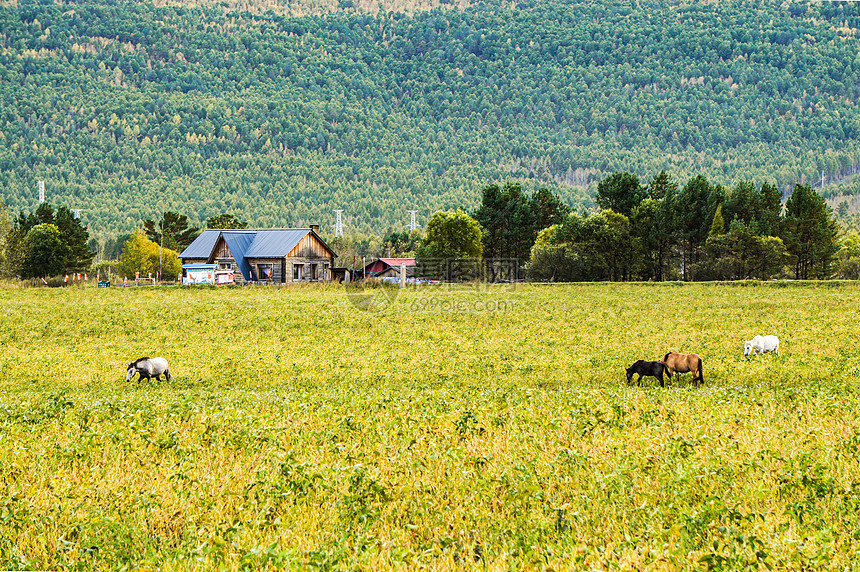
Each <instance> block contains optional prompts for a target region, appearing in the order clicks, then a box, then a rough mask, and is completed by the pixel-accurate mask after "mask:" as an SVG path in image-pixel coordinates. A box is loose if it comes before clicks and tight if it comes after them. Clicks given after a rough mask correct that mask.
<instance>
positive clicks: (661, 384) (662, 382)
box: [657, 371, 666, 387]
mask: <svg viewBox="0 0 860 572" xmlns="http://www.w3.org/2000/svg"><path fill="white" fill-rule="evenodd" d="M657 379H659V380H660V387H666V382H665V381H663V372H662V371H661V372H660V374H659V375H658V376H657Z"/></svg>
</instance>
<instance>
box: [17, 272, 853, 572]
mask: <svg viewBox="0 0 860 572" xmlns="http://www.w3.org/2000/svg"><path fill="white" fill-rule="evenodd" d="M374 293H375V295H377V296H379V295H380V293H379V292H374ZM379 299H380V298H376V300H377V301H378V300H379ZM365 303H366V300H363V299H361V298H360V297H358V296H355V295H353V296H350V295H347V294H346V293H345V292H344V290H343V289H342V288H339V287H334V286H331V287H320V288H310V287H306V288H287V289H278V288H245V289H218V290H216V289H181V288H164V289H156V288H128V289H122V288H110V289H94V288H89V289H72V288H68V289H32V288H26V289H25V288H14V287H5V288H0V310H2V318H0V347H2V350H3V351H2V354H0V372H2V376H0V387H2V394H0V395H2V397H0V435H2V438H0V478H2V483H3V489H4V490H3V493H2V494H0V568H3V569H18V568H31V569H91V568H94V567H98V568H104V569H122V568H144V569H155V568H159V569H163V570H172V569H199V570H207V569H212V568H216V567H218V568H223V569H259V568H264V567H270V568H290V569H338V570H339V569H362V570H370V569H389V568H407V569H417V568H430V569H462V568H479V569H491V570H497V569H522V568H529V569H567V568H576V569H597V570H610V569H612V570H640V571H641V570H689V569H708V568H710V569H724V570H741V569H763V568H771V569H774V570H799V569H840V570H857V569H860V568H858V564H857V558H856V554H857V553H858V552H860V461H858V450H860V386H858V373H860V350H858V348H860V319H858V315H860V314H858V308H860V286H855V285H851V284H837V285H828V284H827V283H822V284H820V285H818V286H816V285H807V286H797V285H792V286H790V287H779V285H774V284H763V285H756V284H751V285H746V286H731V285H708V284H696V285H680V286H679V285H644V284H642V285H636V284H632V285H621V284H597V285H568V286H555V285H546V286H521V285H518V286H516V287H505V288H498V289H497V288H481V289H475V290H470V289H465V290H461V291H455V292H452V291H436V290H408V291H405V292H402V293H400V294H399V295H398V296H397V297H396V298H395V299H394V300H393V301H392V302H391V304H390V305H388V306H386V307H382V308H381V311H378V312H367V311H362V310H361V309H358V308H357V307H356V306H361V305H363V304H365ZM379 306H382V305H381V304H377V307H379ZM755 334H776V335H778V336H779V337H780V339H781V348H780V349H781V355H779V356H773V355H766V356H761V357H757V358H755V359H751V360H747V359H745V358H744V357H743V351H742V348H743V341H744V340H745V339H750V338H751V337H752V336H753V335H755ZM669 350H679V351H685V352H696V353H699V354H700V355H702V357H703V358H704V373H705V385H704V387H701V388H696V387H693V386H692V384H691V376H690V375H689V374H687V375H686V376H685V377H682V378H681V379H676V378H673V379H672V381H671V383H669V385H668V386H667V387H666V388H665V389H663V388H660V387H659V386H658V385H656V384H655V383H654V382H653V381H651V380H650V378H647V379H648V382H647V383H646V384H644V385H643V386H642V387H637V386H632V387H630V386H627V384H626V381H625V379H624V370H625V368H626V367H627V366H629V365H630V364H631V363H632V362H633V361H634V360H636V359H656V358H658V357H659V356H661V355H663V353H665V352H666V351H669ZM143 355H150V356H156V355H161V356H164V357H166V358H168V359H169V360H170V363H171V370H172V373H173V375H174V377H175V379H174V381H173V382H172V383H167V382H160V383H159V382H154V381H153V382H152V383H146V382H144V383H141V384H134V383H132V384H129V383H126V382H125V367H126V364H127V363H128V362H130V361H132V360H133V359H135V358H137V357H140V356H143Z"/></svg>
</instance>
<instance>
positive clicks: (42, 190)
mask: <svg viewBox="0 0 860 572" xmlns="http://www.w3.org/2000/svg"><path fill="white" fill-rule="evenodd" d="M44 202H45V181H39V204H40V205H41V204H42V203H44Z"/></svg>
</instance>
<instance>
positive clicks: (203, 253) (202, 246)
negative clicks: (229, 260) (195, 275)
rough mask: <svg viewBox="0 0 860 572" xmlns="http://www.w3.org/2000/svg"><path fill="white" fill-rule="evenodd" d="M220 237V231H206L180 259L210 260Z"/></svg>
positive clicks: (184, 251)
mask: <svg viewBox="0 0 860 572" xmlns="http://www.w3.org/2000/svg"><path fill="white" fill-rule="evenodd" d="M219 236H221V231H220V230H216V229H212V230H204V231H203V232H202V233H200V236H198V237H197V238H195V239H194V242H192V243H191V244H189V245H188V247H187V248H186V249H185V250H183V251H182V254H180V255H179V258H205V259H207V260H208V259H209V255H210V254H212V249H214V248H215V243H216V242H218V237H219Z"/></svg>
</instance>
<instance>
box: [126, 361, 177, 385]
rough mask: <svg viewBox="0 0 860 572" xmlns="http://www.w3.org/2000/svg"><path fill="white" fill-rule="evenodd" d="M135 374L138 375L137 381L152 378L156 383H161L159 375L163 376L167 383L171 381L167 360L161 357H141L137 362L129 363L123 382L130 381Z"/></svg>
mask: <svg viewBox="0 0 860 572" xmlns="http://www.w3.org/2000/svg"><path fill="white" fill-rule="evenodd" d="M136 373H139V374H140V377H138V378H137V381H140V380H141V379H143V378H144V377H145V378H146V379H152V378H153V377H154V378H155V379H156V380H157V381H161V374H164V376H165V377H166V378H167V381H170V379H171V377H170V369H169V367H168V365H167V360H166V359H164V358H163V357H157V358H148V357H142V358H140V359H139V360H136V361H133V362H131V363H130V364H128V373H127V374H126V376H125V380H126V381H131V378H133V377H134V374H136Z"/></svg>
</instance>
